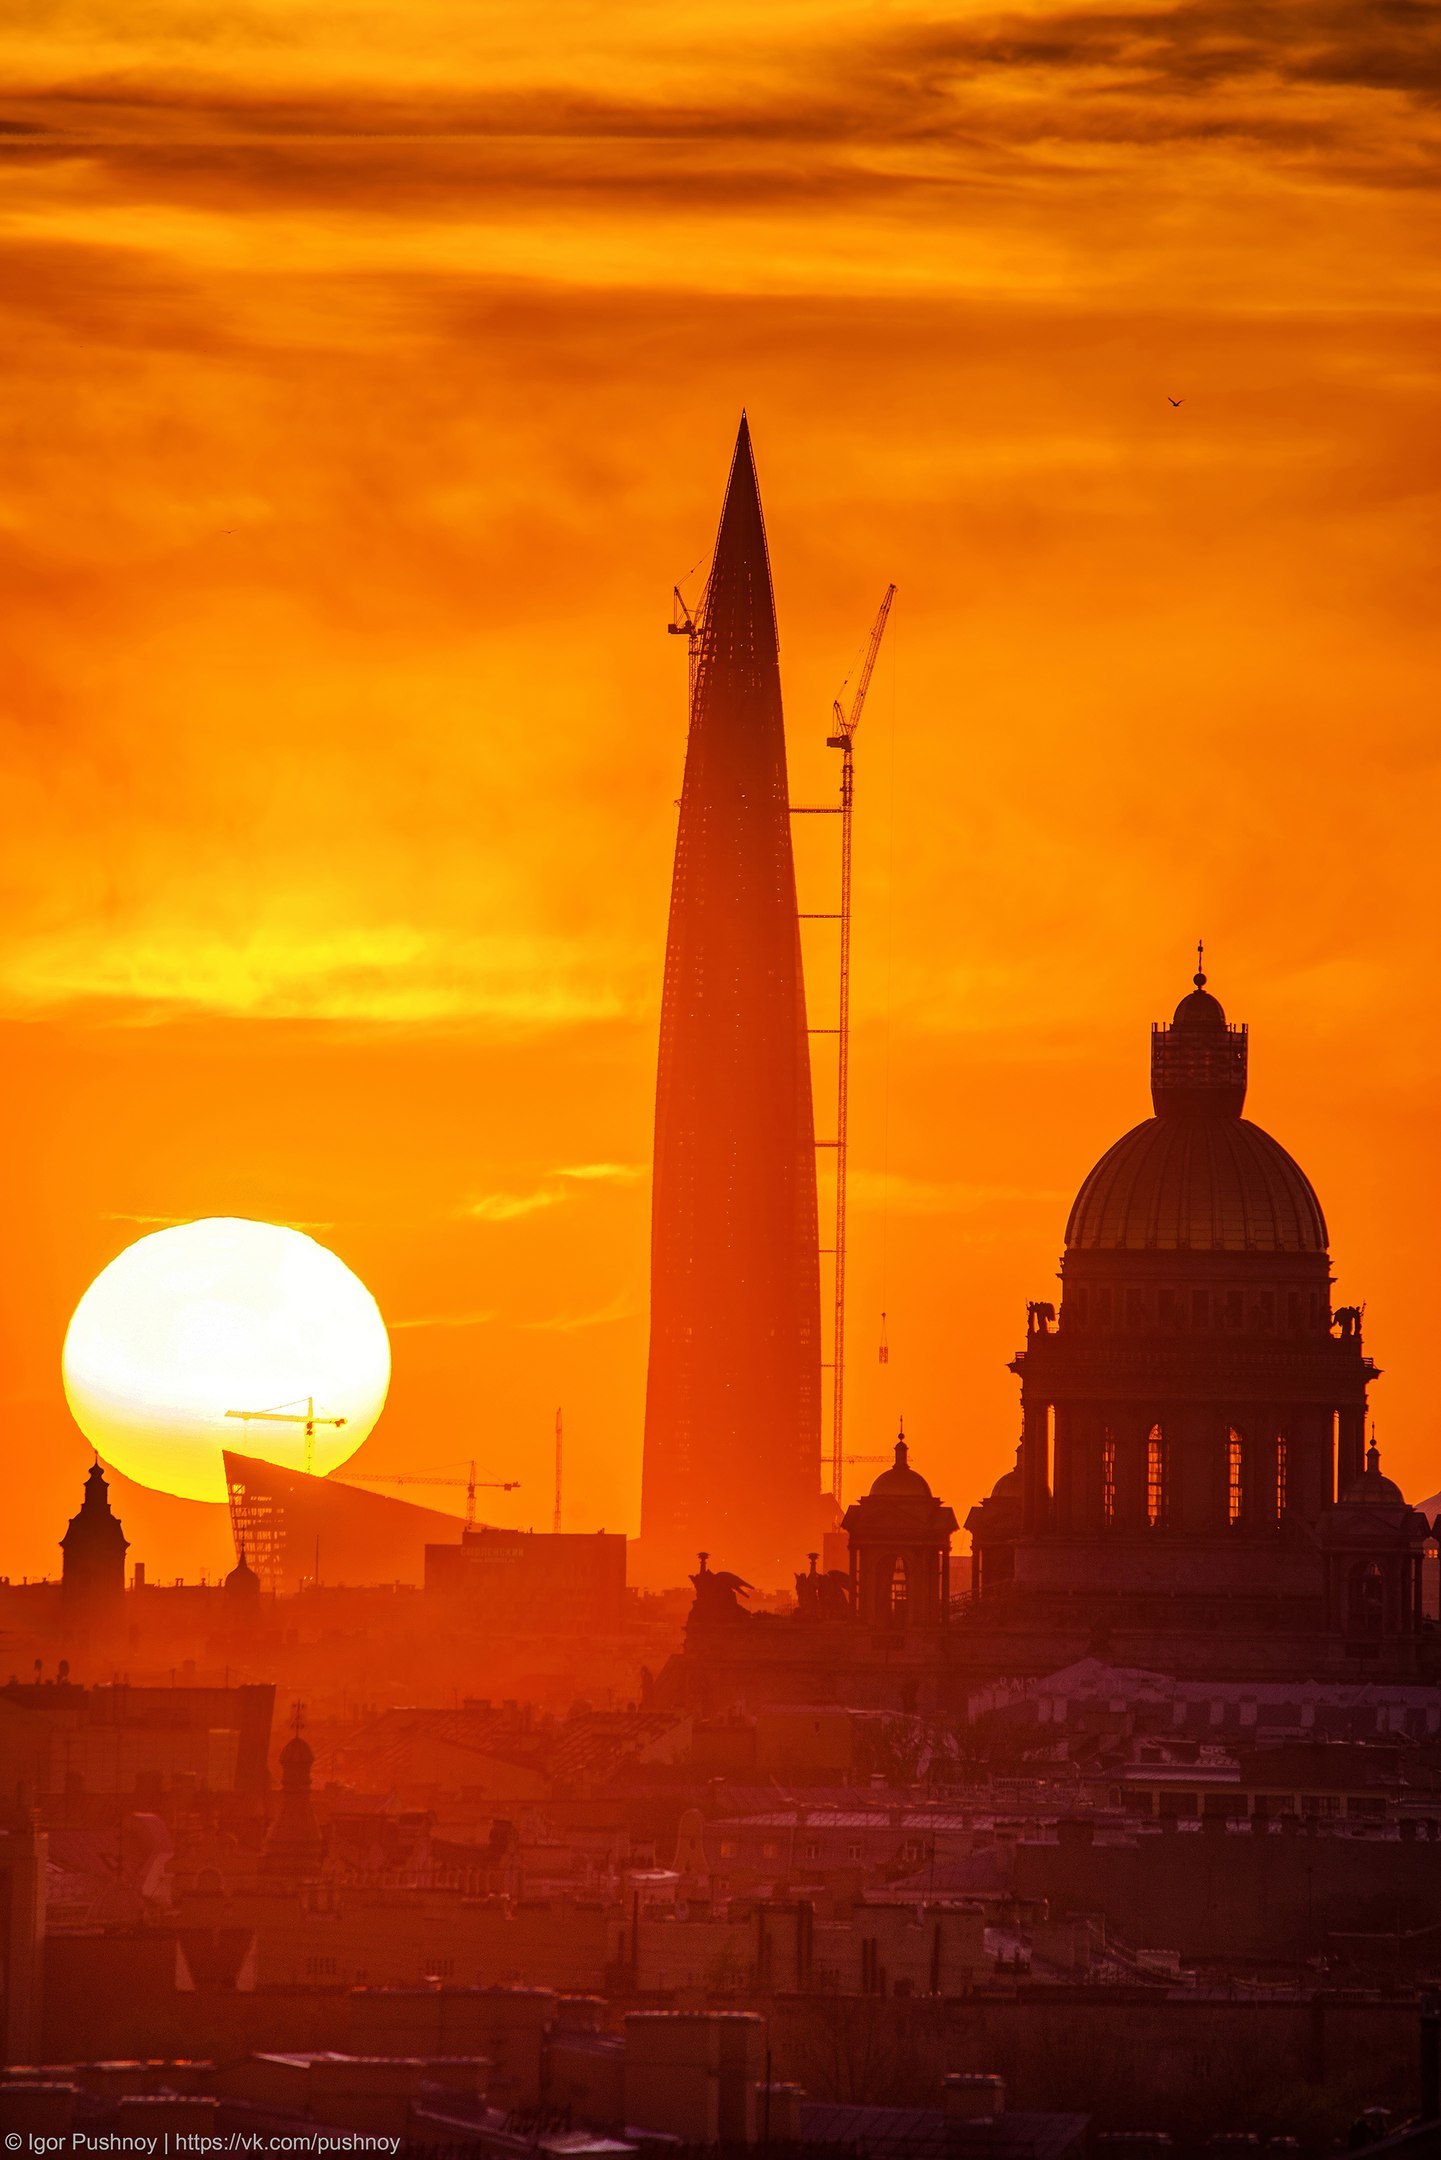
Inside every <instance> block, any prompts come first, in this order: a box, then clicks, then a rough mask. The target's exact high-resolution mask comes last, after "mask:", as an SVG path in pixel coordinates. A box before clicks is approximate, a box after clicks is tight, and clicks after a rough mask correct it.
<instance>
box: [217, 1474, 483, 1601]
mask: <svg viewBox="0 0 1441 2160" xmlns="http://www.w3.org/2000/svg"><path fill="white" fill-rule="evenodd" d="M225 1484H226V1489H227V1491H228V1492H229V1495H230V1521H231V1527H232V1529H233V1531H234V1533H235V1550H236V1555H237V1559H238V1558H239V1557H240V1556H241V1555H243V1556H244V1561H245V1569H246V1573H247V1574H249V1573H251V1572H252V1571H253V1573H254V1574H255V1575H256V1576H258V1577H259V1580H260V1582H261V1584H262V1585H263V1587H264V1588H265V1589H267V1590H281V1591H287V1590H301V1589H312V1588H314V1587H315V1586H316V1585H317V1584H318V1583H329V1584H338V1583H349V1584H358V1583H395V1582H408V1583H419V1582H422V1581H423V1580H424V1578H425V1548H426V1544H427V1542H428V1541H430V1540H432V1539H435V1538H438V1537H441V1536H453V1535H454V1533H455V1531H456V1530H457V1528H458V1527H459V1525H458V1524H457V1521H456V1518H455V1517H454V1516H453V1515H445V1514H442V1513H441V1512H440V1511H439V1510H438V1509H436V1508H425V1507H413V1506H411V1505H410V1503H409V1502H408V1501H405V1500H392V1499H391V1498H390V1497H389V1496H388V1495H387V1494H384V1493H372V1492H363V1491H361V1490H360V1489H359V1488H358V1487H357V1486H354V1485H347V1484H344V1483H342V1482H341V1481H340V1480H339V1479H337V1478H333V1477H307V1476H306V1474H305V1473H304V1472H303V1471H300V1470H283V1469H282V1468H281V1467H280V1465H279V1464H278V1463H270V1462H263V1461H261V1459H260V1458H259V1457H258V1456H255V1455H232V1454H231V1453H230V1451H229V1450H228V1449H227V1450H226V1454H225ZM230 1587H231V1588H232V1589H235V1590H236V1592H237V1597H238V1598H239V1597H241V1596H243V1594H244V1589H245V1586H244V1584H243V1583H241V1584H235V1583H233V1582H232V1584H231V1585H230Z"/></svg>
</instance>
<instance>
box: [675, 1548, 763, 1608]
mask: <svg viewBox="0 0 1441 2160" xmlns="http://www.w3.org/2000/svg"><path fill="white" fill-rule="evenodd" d="M690 1580H691V1584H692V1586H693V1588H694V1590H695V1603H694V1605H692V1607H691V1610H690V1622H689V1625H690V1626H692V1627H713V1626H715V1625H716V1623H717V1622H721V1621H727V1620H749V1619H750V1618H751V1617H752V1616H751V1614H750V1613H748V1612H747V1611H746V1609H745V1607H744V1605H742V1603H741V1599H742V1598H744V1597H749V1596H750V1593H751V1589H752V1587H753V1586H752V1585H751V1584H750V1583H748V1582H746V1581H745V1580H744V1578H743V1577H742V1576H740V1575H732V1574H731V1573H730V1572H729V1570H727V1569H722V1570H720V1571H719V1572H716V1571H714V1570H712V1568H711V1565H710V1554H709V1553H704V1552H703V1553H702V1554H701V1555H700V1566H699V1568H698V1569H697V1570H696V1572H695V1574H694V1575H692V1576H691V1578H690Z"/></svg>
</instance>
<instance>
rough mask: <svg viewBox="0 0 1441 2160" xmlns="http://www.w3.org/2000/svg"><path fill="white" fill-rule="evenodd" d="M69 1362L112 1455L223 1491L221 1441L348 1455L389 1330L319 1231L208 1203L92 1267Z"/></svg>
mask: <svg viewBox="0 0 1441 2160" xmlns="http://www.w3.org/2000/svg"><path fill="white" fill-rule="evenodd" d="M63 1370H64V1380H65V1393H66V1396H67V1398H68V1400H69V1403H70V1408H71V1410H72V1412H73V1413H74V1416H75V1421H76V1423H77V1424H78V1425H79V1427H80V1429H81V1431H82V1432H83V1433H84V1435H85V1437H86V1439H87V1440H88V1441H89V1442H90V1443H91V1445H92V1446H93V1447H94V1448H95V1450H96V1451H97V1453H98V1454H100V1455H101V1456H102V1457H103V1458H104V1460H105V1461H106V1462H107V1463H109V1464H111V1465H113V1467H114V1468H116V1469H117V1470H120V1471H123V1472H124V1474H125V1475H126V1476H127V1477H132V1478H135V1479H136V1480H138V1482H139V1483H140V1484H142V1485H148V1486H151V1487H152V1488H154V1489H155V1490H157V1491H160V1492H167V1493H174V1494H177V1495H179V1496H180V1497H181V1498H183V1499H190V1500H223V1499H224V1498H225V1473H224V1465H223V1462H222V1451H223V1450H224V1449H225V1448H229V1449H231V1450H232V1452H235V1453H238V1454H245V1455H259V1456H263V1457H264V1458H265V1460H266V1461H268V1462H278V1463H282V1464H284V1465H286V1466H287V1467H289V1468H292V1469H297V1470H298V1469H311V1468H313V1469H314V1470H315V1471H317V1472H318V1473H320V1474H322V1475H323V1474H324V1473H325V1472H326V1471H329V1470H334V1469H336V1468H337V1467H338V1466H339V1465H340V1464H341V1463H344V1462H348V1461H349V1459H350V1457H351V1456H352V1455H353V1454H354V1453H355V1451H356V1449H357V1448H358V1447H359V1446H360V1444H361V1442H362V1441H363V1440H364V1439H365V1437H366V1435H367V1434H368V1433H369V1432H370V1430H371V1428H372V1427H373V1425H374V1424H375V1421H376V1419H377V1418H378V1417H379V1415H380V1412H381V1409H382V1407H383V1406H384V1403H385V1393H386V1389H387V1387H388V1386H389V1383H390V1344H389V1340H388V1338H387V1336H386V1332H385V1323H384V1321H383V1320H382V1319H381V1317H380V1310H379V1307H378V1306H377V1305H376V1302H375V1300H374V1298H373V1297H372V1296H371V1294H370V1292H369V1291H368V1290H367V1289H366V1288H365V1285H364V1284H363V1283H362V1282H361V1281H360V1280H359V1279H358V1278H357V1277H356V1276H355V1275H353V1274H352V1273H351V1271H350V1269H349V1268H348V1267H346V1265H345V1263H344V1261H342V1260H338V1259H337V1258H336V1256H335V1254H334V1253H332V1252H329V1251H327V1250H326V1248H325V1247H324V1246H323V1245H319V1244H317V1243H316V1241H315V1239H314V1238H311V1237H307V1236H306V1235H305V1234H304V1233H303V1232H302V1231H299V1230H289V1229H285V1228H283V1227H282V1226H281V1225H279V1224H276V1223H263V1222H247V1221H242V1220H239V1219H237V1218H234V1217H212V1218H209V1219H207V1220H204V1221H201V1222H191V1223H182V1224H179V1225H177V1226H176V1227H175V1228H173V1229H167V1230H157V1231H154V1232H152V1234H151V1235H150V1236H149V1237H143V1238H140V1239H138V1240H137V1241H136V1243H135V1244H133V1245H130V1246H127V1248H126V1249H125V1251H124V1252H122V1253H120V1254H119V1255H118V1256H117V1257H116V1258H115V1259H114V1260H112V1261H111V1263H110V1265H109V1266H108V1267H107V1268H105V1269H103V1270H102V1272H101V1273H100V1274H99V1275H97V1276H96V1278H95V1280H94V1282H93V1283H92V1284H91V1285H90V1288H89V1289H88V1290H87V1291H86V1293H85V1295H84V1297H83V1298H82V1299H81V1300H80V1303H79V1305H78V1306H77V1307H76V1309H75V1316H74V1318H73V1319H72V1321H71V1322H70V1327H69V1331H68V1333H67V1335H66V1338H65V1350H64V1358H63ZM311 1401H313V1403H314V1410H315V1416H314V1433H313V1437H308V1436H307V1433H306V1422H307V1419H306V1409H307V1404H308V1403H309V1402H311ZM256 1413H263V1415H261V1416H257V1415H256Z"/></svg>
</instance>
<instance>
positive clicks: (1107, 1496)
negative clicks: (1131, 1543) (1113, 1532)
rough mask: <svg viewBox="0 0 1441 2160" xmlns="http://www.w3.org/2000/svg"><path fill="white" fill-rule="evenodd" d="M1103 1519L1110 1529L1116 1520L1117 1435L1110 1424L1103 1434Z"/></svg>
mask: <svg viewBox="0 0 1441 2160" xmlns="http://www.w3.org/2000/svg"><path fill="white" fill-rule="evenodd" d="M1101 1520H1102V1522H1103V1523H1104V1524H1105V1526H1106V1528H1107V1529H1108V1530H1109V1529H1110V1528H1111V1526H1112V1525H1113V1523H1114V1522H1115V1520H1116V1436H1115V1434H1114V1433H1113V1432H1112V1430H1111V1428H1110V1426H1109V1425H1108V1426H1107V1427H1106V1429H1105V1431H1104V1432H1103V1433H1102V1435H1101Z"/></svg>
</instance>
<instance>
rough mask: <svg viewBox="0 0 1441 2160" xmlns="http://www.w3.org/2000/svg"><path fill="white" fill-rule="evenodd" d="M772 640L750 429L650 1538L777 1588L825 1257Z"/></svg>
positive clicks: (690, 817)
mask: <svg viewBox="0 0 1441 2160" xmlns="http://www.w3.org/2000/svg"><path fill="white" fill-rule="evenodd" d="M779 651H780V641H779V638H778V636H777V631H776V614H775V601H774V597H773V594H772V590H771V571H770V554H769V550H768V548H767V545H766V531H765V519H764V516H763V514H762V511H761V499H760V488H759V485H758V483H757V479H756V467H755V456H754V451H753V448H752V443H751V433H750V425H749V422H748V421H747V419H746V417H745V415H744V413H743V414H742V415H741V421H740V427H739V430H738V432H737V435H736V442H735V449H734V452H733V454H732V457H731V462H730V471H729V474H728V476H727V479H726V490H725V500H724V504H723V507H722V510H721V517H720V527H719V531H718V533H717V536H716V545H715V553H714V556H713V558H712V562H711V570H710V576H709V579H708V580H707V583H706V590H705V598H704V601H703V603H702V607H701V611H700V623H699V631H698V635H697V637H696V639H695V641H694V643H693V646H692V654H693V660H694V667H693V672H692V678H691V707H690V733H689V737H688V740H687V745H686V762H685V779H684V782H683V785H682V789H681V802H680V827H679V831H678V833H677V836H676V855H675V874H674V879H673V882H672V886H671V911H670V930H669V935H668V937H667V941H666V963H665V986H664V991H663V994H662V999H661V1028H660V1060H659V1070H658V1074H657V1081H656V1119H655V1179H654V1186H653V1191H652V1203H651V1339H650V1366H649V1373H648V1377H647V1385H646V1423H645V1467H644V1477H643V1487H642V1500H641V1541H642V1546H643V1548H644V1549H645V1551H646V1555H647V1559H646V1565H647V1567H648V1568H649V1569H650V1570H651V1572H653V1573H660V1574H663V1575H664V1576H665V1577H666V1579H668V1580H670V1581H679V1580H680V1579H681V1576H682V1573H683V1571H684V1568H685V1566H686V1565H688V1560H687V1556H688V1555H689V1554H690V1553H692V1552H694V1551H695V1550H697V1549H698V1547H699V1546H700V1545H701V1543H702V1542H704V1543H705V1544H706V1545H707V1546H708V1547H709V1548H710V1549H711V1550H712V1551H715V1552H717V1553H720V1554H722V1555H723V1557H724V1562H725V1565H726V1566H727V1567H730V1568H739V1569H740V1571H741V1572H742V1573H744V1574H745V1575H747V1576H749V1577H750V1578H751V1579H753V1580H755V1581H757V1582H761V1583H767V1582H774V1583H780V1582H782V1581H784V1580H786V1579H788V1577H789V1574H790V1573H791V1572H792V1570H793V1565H794V1562H793V1555H794V1553H795V1552H796V1551H797V1550H800V1551H804V1550H805V1549H806V1548H807V1546H808V1545H810V1544H814V1543H815V1542H816V1537H815V1533H816V1530H817V1528H818V1527H819V1526H818V1524H817V1522H816V1519H815V1518H816V1513H817V1509H818V1503H819V1495H820V1253H819V1237H818V1232H817V1221H816V1172H815V1152H814V1150H815V1126H814V1116H813V1110H812V1103H811V1075H810V1048H809V1041H808V1038H807V1033H806V1011H805V990H804V984H803V981H802V976H801V953H800V929H799V923H798V920H797V914H796V882H795V864H794V860H793V857H792V853H791V829H790V827H791V820H790V789H789V784H788V780H787V773H786V749H785V728H784V721H783V718H782V711H781V686H780V667H779Z"/></svg>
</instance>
